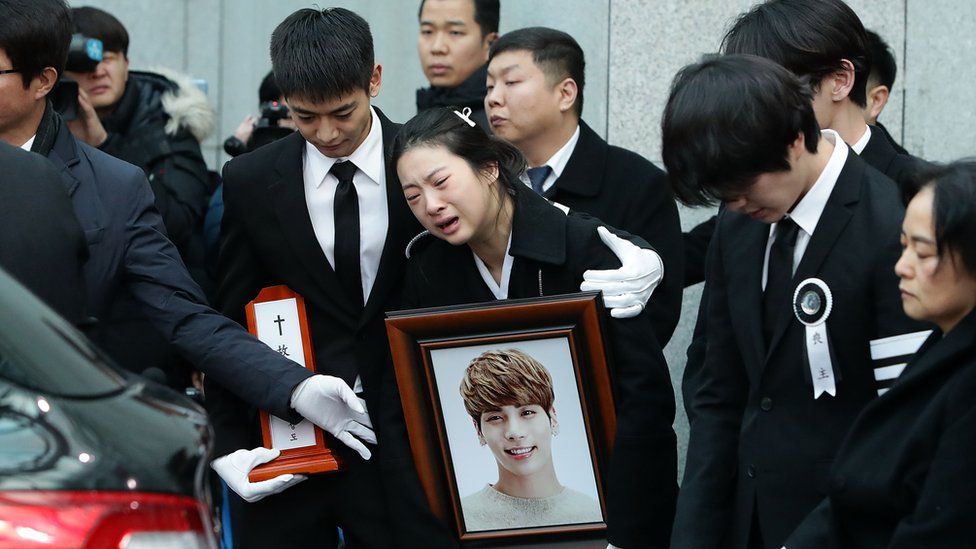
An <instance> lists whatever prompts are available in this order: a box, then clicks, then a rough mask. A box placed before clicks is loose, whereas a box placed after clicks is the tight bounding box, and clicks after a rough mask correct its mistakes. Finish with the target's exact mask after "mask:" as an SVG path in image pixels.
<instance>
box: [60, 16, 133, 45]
mask: <svg viewBox="0 0 976 549" xmlns="http://www.w3.org/2000/svg"><path fill="white" fill-rule="evenodd" d="M71 18H72V20H73V22H74V28H75V32H79V33H81V34H83V35H85V36H87V37H89V38H98V39H99V40H101V41H102V48H103V49H104V50H105V51H114V52H122V55H125V56H128V55H129V33H128V32H126V30H125V27H124V26H122V23H121V22H120V21H119V20H118V19H116V18H115V16H114V15H112V14H111V13H108V12H107V11H103V10H100V9H98V8H92V7H87V6H86V7H83V8H72V10H71Z"/></svg>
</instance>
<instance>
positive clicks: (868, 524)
mask: <svg viewBox="0 0 976 549" xmlns="http://www.w3.org/2000/svg"><path fill="white" fill-rule="evenodd" d="M974 394H976V313H974V312H971V313H969V316H967V317H966V318H965V319H964V320H963V321H962V322H960V323H959V325H957V326H956V327H955V328H953V329H952V330H951V331H950V332H949V333H948V334H947V335H945V337H943V334H942V332H940V331H939V330H935V331H934V332H933V333H932V335H931V336H929V338H928V340H927V341H926V342H925V343H924V344H923V345H922V347H921V348H920V349H919V351H918V352H917V353H916V355H915V357H914V358H913V359H912V360H911V361H910V362H909V364H908V366H906V367H905V370H904V372H903V373H902V375H901V376H900V377H899V378H898V380H897V381H896V382H895V383H894V385H892V387H891V389H890V390H889V391H888V392H886V393H885V394H883V395H881V396H880V397H879V398H878V399H876V400H875V401H874V402H872V403H871V404H869V405H868V406H866V407H865V408H864V410H863V411H862V412H861V415H860V416H858V418H857V421H856V422H855V423H854V426H853V427H851V430H850V432H849V433H848V434H847V437H846V438H845V440H844V443H843V444H842V445H841V447H840V449H839V450H838V451H837V459H836V461H835V462H834V466H833V468H832V469H831V471H830V484H829V491H828V497H827V498H825V499H824V500H823V501H822V502H821V503H820V505H819V506H818V507H817V508H816V509H815V510H814V511H813V512H812V513H811V514H810V515H809V516H807V518H806V520H804V521H803V523H802V524H801V525H800V526H799V527H798V528H797V529H796V531H794V532H793V534H792V535H791V536H790V537H789V539H788V540H787V542H786V546H787V547H789V549H804V548H810V549H813V548H817V549H821V548H823V549H833V548H836V549H840V548H844V547H858V548H863V549H871V548H875V547H877V548H882V547H884V548H899V549H908V548H915V547H972V546H973V545H974V544H976V520H973V517H976V499H974V498H973V488H974V486H976V458H974V456H976V399H974V398H973V395H974Z"/></svg>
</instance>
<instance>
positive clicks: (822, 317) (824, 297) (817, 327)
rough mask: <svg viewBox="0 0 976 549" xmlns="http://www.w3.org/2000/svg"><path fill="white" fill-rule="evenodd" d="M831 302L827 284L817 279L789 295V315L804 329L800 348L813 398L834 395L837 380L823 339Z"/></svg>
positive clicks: (808, 281) (808, 280)
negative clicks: (811, 385)
mask: <svg viewBox="0 0 976 549" xmlns="http://www.w3.org/2000/svg"><path fill="white" fill-rule="evenodd" d="M833 306H834V299H833V296H832V295H831V294H830V288H828V287H827V283H826V282H824V281H823V280H820V279H819V278H808V279H806V280H804V281H803V282H800V284H799V285H798V286H797V287H796V291H795V292H794V293H793V313H794V314H795V315H796V319H797V320H799V321H800V322H801V323H802V324H803V325H804V326H806V338H805V341H804V344H805V345H804V346H805V347H806V351H807V363H808V364H809V365H810V378H811V380H812V381H813V398H814V400H816V399H818V398H820V395H822V394H824V393H827V394H829V395H830V396H837V380H836V378H835V376H834V365H833V363H832V362H831V359H830V343H829V342H828V340H827V317H828V316H830V311H831V309H833Z"/></svg>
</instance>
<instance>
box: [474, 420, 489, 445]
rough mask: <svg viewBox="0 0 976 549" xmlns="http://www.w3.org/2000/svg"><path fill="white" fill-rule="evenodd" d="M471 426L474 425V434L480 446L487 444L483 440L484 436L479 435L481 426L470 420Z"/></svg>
mask: <svg viewBox="0 0 976 549" xmlns="http://www.w3.org/2000/svg"><path fill="white" fill-rule="evenodd" d="M471 424H472V425H474V432H475V433H477V434H478V442H480V443H481V445H482V446H484V445H485V444H487V443H488V441H486V440H485V435H483V434H481V425H480V424H479V423H478V421H477V420H476V419H474V418H471Z"/></svg>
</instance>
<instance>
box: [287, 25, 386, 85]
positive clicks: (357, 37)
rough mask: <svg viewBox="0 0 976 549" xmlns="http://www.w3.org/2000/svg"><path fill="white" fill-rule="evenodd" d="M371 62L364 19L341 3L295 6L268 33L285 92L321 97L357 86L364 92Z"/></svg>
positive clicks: (372, 64) (367, 83) (370, 42)
mask: <svg viewBox="0 0 976 549" xmlns="http://www.w3.org/2000/svg"><path fill="white" fill-rule="evenodd" d="M374 64H375V63H374V55H373V35H372V34H370V31H369V24H368V23H366V20H365V19H363V18H362V17H360V16H358V15H356V14H355V13H353V12H351V11H349V10H347V9H344V8H326V9H324V10H321V11H319V10H314V9H311V8H305V9H300V10H298V11H296V12H295V13H293V14H291V15H289V16H288V17H287V18H286V19H285V20H284V21H282V22H281V24H280V25H278V27H277V28H276V29H275V30H274V32H273V33H272V34H271V66H272V68H273V71H274V77H275V82H277V83H278V87H279V88H280V89H281V94H282V95H284V96H285V97H289V98H299V99H303V100H306V101H310V102H312V103H322V102H325V101H331V100H335V99H338V98H339V97H342V96H343V95H345V94H347V93H349V92H352V91H355V90H357V89H363V90H366V92H367V94H368V93H369V81H370V77H371V76H372V74H373V66H374Z"/></svg>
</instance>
